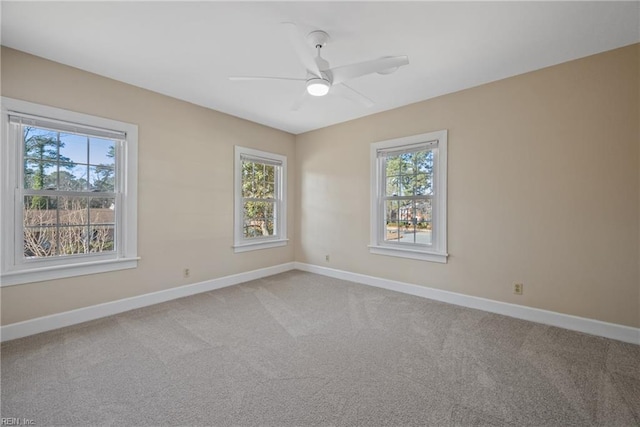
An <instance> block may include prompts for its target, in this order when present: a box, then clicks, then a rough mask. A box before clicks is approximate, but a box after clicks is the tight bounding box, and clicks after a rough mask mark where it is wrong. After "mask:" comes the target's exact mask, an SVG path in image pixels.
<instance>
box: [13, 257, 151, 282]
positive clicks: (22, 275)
mask: <svg viewBox="0 0 640 427" xmlns="http://www.w3.org/2000/svg"><path fill="white" fill-rule="evenodd" d="M139 259H140V258H139V257H135V258H118V259H109V260H101V261H89V262H82V263H77V264H66V265H56V266H50V267H40V268H30V269H28V270H17V271H10V272H5V273H3V274H2V276H1V280H0V283H1V284H0V286H3V287H4V286H13V285H21V284H25V283H33V282H43V281H45V280H54V279H63V278H66V277H75V276H84V275H87V274H96V273H106V272H108V271H117V270H125V269H128V268H136V267H138V260H139Z"/></svg>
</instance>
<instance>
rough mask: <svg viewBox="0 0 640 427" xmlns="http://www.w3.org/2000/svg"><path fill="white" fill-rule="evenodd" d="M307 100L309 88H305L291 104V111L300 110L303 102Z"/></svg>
mask: <svg viewBox="0 0 640 427" xmlns="http://www.w3.org/2000/svg"><path fill="white" fill-rule="evenodd" d="M306 100H307V89H305V90H303V91H302V92H301V93H300V95H298V97H297V98H296V100H295V101H294V102H293V105H291V111H298V110H299V109H300V107H301V106H302V104H303V103H304V102H305V101H306Z"/></svg>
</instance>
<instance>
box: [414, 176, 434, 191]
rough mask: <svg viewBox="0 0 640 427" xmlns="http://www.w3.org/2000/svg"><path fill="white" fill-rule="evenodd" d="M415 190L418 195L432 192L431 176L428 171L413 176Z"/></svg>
mask: <svg viewBox="0 0 640 427" xmlns="http://www.w3.org/2000/svg"><path fill="white" fill-rule="evenodd" d="M413 191H414V194H415V195H416V196H424V195H429V194H432V193H431V177H430V176H429V175H427V174H426V173H419V174H416V175H414V176H413Z"/></svg>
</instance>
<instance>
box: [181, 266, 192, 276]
mask: <svg viewBox="0 0 640 427" xmlns="http://www.w3.org/2000/svg"><path fill="white" fill-rule="evenodd" d="M182 276H183V277H185V278H186V277H189V276H191V271H190V270H189V269H188V268H185V269H184V270H183V271H182Z"/></svg>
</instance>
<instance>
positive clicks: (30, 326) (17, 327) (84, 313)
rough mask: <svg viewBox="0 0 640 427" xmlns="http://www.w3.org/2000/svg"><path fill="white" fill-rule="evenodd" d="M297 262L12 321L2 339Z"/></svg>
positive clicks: (260, 275)
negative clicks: (15, 321) (21, 320)
mask: <svg viewBox="0 0 640 427" xmlns="http://www.w3.org/2000/svg"><path fill="white" fill-rule="evenodd" d="M293 268H294V263H293V262H288V263H285V264H279V265H275V266H273V267H266V268H261V269H258V270H252V271H247V272H246V273H239V274H234V275H231V276H225V277H220V278H218V279H212V280H206V281H204V282H199V283H193V284H191V285H185V286H180V287H177V288H171V289H166V290H163V291H158V292H152V293H150V294H144V295H139V296H135V297H130V298H124V299H121V300H117V301H111V302H106V303H103V304H97V305H92V306H90V307H83V308H79V309H76V310H71V311H65V312H63V313H57V314H52V315H49V316H43V317H38V318H36V319H30V320H25V321H24V322H17V323H11V324H9V325H5V326H2V327H0V341H9V340H14V339H16V338H22V337H26V336H29V335H34V334H38V333H40V332H46V331H51V330H53V329H58V328H63V327H65V326H71V325H75V324H78V323H82V322H87V321H89V320H94V319H99V318H101V317H106V316H111V315H113V314H118V313H122V312H125V311H129V310H133V309H136V308H141V307H146V306H149V305H153V304H158V303H161V302H166V301H170V300H174V299H177V298H182V297H187V296H189V295H194V294H199V293H201V292H207V291H212V290H214V289H220V288H225V287H227V286H233V285H237V284H238V283H243V282H248V281H250V280H255V279H260V278H263V277H267V276H272V275H274V274H278V273H283V272H285V271H289V270H293Z"/></svg>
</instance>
